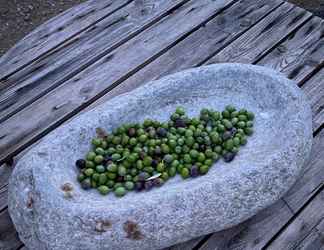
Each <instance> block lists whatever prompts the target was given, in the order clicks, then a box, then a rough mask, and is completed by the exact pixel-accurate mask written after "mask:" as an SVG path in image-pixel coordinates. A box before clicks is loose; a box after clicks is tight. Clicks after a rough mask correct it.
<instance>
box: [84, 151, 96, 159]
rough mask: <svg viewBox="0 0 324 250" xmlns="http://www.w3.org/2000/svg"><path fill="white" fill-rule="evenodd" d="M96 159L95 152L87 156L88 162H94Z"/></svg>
mask: <svg viewBox="0 0 324 250" xmlns="http://www.w3.org/2000/svg"><path fill="white" fill-rule="evenodd" d="M95 157H96V153H95V152H93V151H90V152H89V153H88V154H87V157H86V158H87V160H88V161H93V160H94V158H95Z"/></svg>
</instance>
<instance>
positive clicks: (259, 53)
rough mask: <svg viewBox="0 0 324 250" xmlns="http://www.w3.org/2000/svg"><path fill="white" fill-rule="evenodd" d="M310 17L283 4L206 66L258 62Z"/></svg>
mask: <svg viewBox="0 0 324 250" xmlns="http://www.w3.org/2000/svg"><path fill="white" fill-rule="evenodd" d="M310 17H311V14H310V13H309V12H307V11H306V10H304V9H301V8H299V7H296V6H294V5H291V4H289V3H285V4H283V5H282V6H280V8H278V9H277V10H276V11H273V12H272V13H271V14H270V15H269V16H268V17H267V18H265V19H264V20H262V21H261V22H260V23H259V24H258V25H257V26H254V27H253V28H252V29H250V30H249V31H247V32H245V33H244V34H243V35H242V36H241V37H239V38H238V39H237V40H235V41H234V42H233V43H232V44H231V45H229V46H227V47H226V48H225V49H224V50H222V51H221V52H220V53H218V54H217V55H216V56H215V57H213V58H211V59H210V60H209V61H208V62H207V64H210V63H220V62H241V63H250V62H254V61H258V60H260V59H262V57H263V56H264V55H265V54H267V53H268V52H269V51H270V50H272V48H273V47H274V46H276V45H277V44H278V43H279V42H280V41H281V40H282V39H283V38H285V37H286V36H287V35H288V34H290V32H292V31H294V30H295V29H296V28H298V27H299V26H300V25H301V24H303V23H304V22H305V21H307V20H308V19H309V18H310ZM274 33H275V34H276V35H273V34H274Z"/></svg>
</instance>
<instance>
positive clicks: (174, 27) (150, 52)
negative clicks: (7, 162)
mask: <svg viewBox="0 0 324 250" xmlns="http://www.w3.org/2000/svg"><path fill="white" fill-rule="evenodd" d="M232 2H233V0H218V1H209V0H202V1H194V2H188V3H187V4H185V5H183V6H182V7H181V8H178V9H177V10H175V11H174V12H173V13H172V14H170V15H168V16H166V17H165V18H163V19H162V20H161V21H159V22H158V23H156V24H155V25H153V26H151V27H150V28H149V29H148V30H147V31H146V32H144V33H141V34H139V35H138V36H136V37H135V38H134V39H132V40H130V41H129V42H127V43H125V44H124V45H122V46H121V47H119V48H118V49H117V50H116V51H114V52H113V53H111V54H109V55H108V56H105V57H104V58H102V59H101V60H99V61H98V62H97V63H96V64H94V65H93V66H91V67H90V68H87V69H86V70H85V71H83V72H82V73H80V74H79V75H77V76H75V77H73V78H71V80H69V81H67V82H65V83H64V84H63V85H61V86H59V87H58V88H56V89H55V90H53V91H52V92H50V93H49V94H47V95H45V96H44V97H42V98H40V99H39V100H38V101H36V102H35V103H34V104H33V105H30V106H28V107H27V108H26V109H24V110H23V112H19V113H18V114H16V115H14V116H12V117H11V118H10V119H8V120H6V121H5V122H3V123H2V125H1V126H2V127H3V128H4V129H3V130H2V131H1V132H0V133H1V134H0V144H1V146H0V154H1V156H0V158H1V159H0V162H1V160H3V159H4V158H6V157H7V156H8V155H10V154H11V155H12V153H13V151H16V149H17V148H21V146H22V145H26V143H27V142H28V141H29V142H30V140H31V139H32V140H35V139H36V138H37V137H38V136H40V135H41V134H40V131H43V132H44V129H48V130H49V129H53V128H54V127H57V125H58V123H60V122H62V117H63V119H67V117H68V116H72V115H73V114H74V113H76V112H78V111H79V110H81V109H82V108H84V106H87V105H88V104H87V103H91V102H93V101H94V99H97V95H101V94H102V93H104V92H105V91H106V90H107V89H109V87H111V86H112V83H113V82H116V81H120V80H119V79H123V78H125V76H127V75H129V74H130V72H131V71H133V70H134V69H135V68H139V67H143V66H144V65H145V61H148V60H151V58H152V57H154V56H155V55H157V54H159V53H162V52H163V51H164V50H167V49H168V48H169V46H171V45H172V44H174V43H176V41H177V40H178V39H180V38H181V37H183V36H186V35H187V34H188V33H191V32H192V31H193V30H196V29H197V28H198V27H200V26H201V25H202V24H201V23H202V22H205V21H206V20H208V19H209V18H211V17H213V16H214V15H216V14H217V13H218V12H219V11H220V10H222V9H223V8H224V7H225V6H227V5H229V4H231V3H232ZM215 13H216V14H215ZM184 20H185V22H184ZM107 85H108V86H107ZM72 110H73V111H72ZM71 111H72V112H71ZM30 112H31V113H30ZM31 114H32V115H33V116H34V117H31V116H30V115H31ZM26 115H27V116H26ZM35 116H36V117H37V118H36V117H35ZM23 117H24V118H23ZM21 121H24V122H23V123H22V122H21ZM12 126H13V127H12ZM50 127H51V128H50ZM13 128H14V129H13ZM12 129H13V130H12ZM9 131H10V132H9ZM16 153H17V151H16Z"/></svg>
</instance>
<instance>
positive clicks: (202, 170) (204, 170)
mask: <svg viewBox="0 0 324 250" xmlns="http://www.w3.org/2000/svg"><path fill="white" fill-rule="evenodd" d="M208 170H209V167H208V166H207V165H202V166H200V167H199V173H200V174H207V172H208Z"/></svg>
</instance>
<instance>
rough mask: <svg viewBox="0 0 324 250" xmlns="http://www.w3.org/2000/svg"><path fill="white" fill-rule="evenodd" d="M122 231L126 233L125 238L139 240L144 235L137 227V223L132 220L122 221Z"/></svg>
mask: <svg viewBox="0 0 324 250" xmlns="http://www.w3.org/2000/svg"><path fill="white" fill-rule="evenodd" d="M124 231H125V232H126V233H127V236H126V238H128V239H131V240H141V239H143V238H144V235H143V234H142V232H141V231H140V229H139V226H138V225H137V223H135V222H133V221H126V222H125V223H124Z"/></svg>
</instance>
